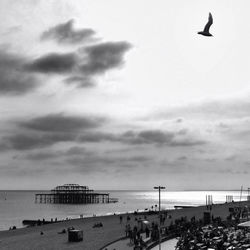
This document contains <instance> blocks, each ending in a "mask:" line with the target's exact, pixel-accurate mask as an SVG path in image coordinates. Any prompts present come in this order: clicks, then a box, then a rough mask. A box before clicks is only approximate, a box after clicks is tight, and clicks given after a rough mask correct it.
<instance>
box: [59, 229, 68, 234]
mask: <svg viewBox="0 0 250 250" xmlns="http://www.w3.org/2000/svg"><path fill="white" fill-rule="evenodd" d="M65 233H66V229H63V230H62V231H61V232H58V234H65Z"/></svg>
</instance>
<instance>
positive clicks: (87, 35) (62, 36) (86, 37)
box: [41, 19, 95, 44]
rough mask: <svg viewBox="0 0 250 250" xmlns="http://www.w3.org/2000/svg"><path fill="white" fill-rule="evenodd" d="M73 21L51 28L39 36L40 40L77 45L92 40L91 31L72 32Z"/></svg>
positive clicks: (93, 33)
mask: <svg viewBox="0 0 250 250" xmlns="http://www.w3.org/2000/svg"><path fill="white" fill-rule="evenodd" d="M73 24H74V20H72V19H71V20H69V21H68V22H66V23H62V24H58V25H56V26H54V27H51V28H50V29H48V30H47V31H45V32H43V33H42V35H41V40H55V41H56V42H58V43H59V44H78V43H83V42H86V41H90V40H93V36H94V35H95V31H94V30H92V29H79V30H74V28H73Z"/></svg>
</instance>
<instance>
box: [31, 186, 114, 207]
mask: <svg viewBox="0 0 250 250" xmlns="http://www.w3.org/2000/svg"><path fill="white" fill-rule="evenodd" d="M117 201H118V199H116V198H110V197H109V193H97V192H94V190H92V189H89V188H88V187H87V186H80V185H78V184H65V185H63V186H57V187H56V188H54V189H52V190H51V192H50V193H39V194H36V197H35V202H36V203H38V202H39V203H55V204H94V203H113V202H117Z"/></svg>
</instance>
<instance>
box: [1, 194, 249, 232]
mask: <svg viewBox="0 0 250 250" xmlns="http://www.w3.org/2000/svg"><path fill="white" fill-rule="evenodd" d="M44 192H45V193H46V192H48V191H44ZM100 192H101V191H100ZM102 192H108V193H110V197H111V198H118V199H119V202H117V203H109V204H88V205H79V204H78V205H66V204H40V203H35V194H36V193H41V191H0V230H6V229H9V227H11V226H14V225H15V226H16V227H18V228H20V227H23V225H22V221H23V220H25V219H34V220H37V219H43V218H44V219H46V220H50V219H51V218H53V219H55V218H57V219H58V220H59V219H65V218H67V217H68V218H79V217H80V215H83V216H84V217H91V216H93V214H95V215H108V214H114V213H122V212H131V211H136V210H137V209H138V210H144V209H152V206H153V207H154V209H157V207H155V205H158V199H159V196H158V191H157V190H154V191H102ZM206 195H212V196H213V202H214V203H222V202H225V201H226V195H232V196H233V199H234V201H239V200H240V199H241V200H246V198H247V192H246V191H243V192H242V197H241V198H240V191H178V192H173V191H162V192H161V207H162V208H165V209H171V208H174V206H175V205H191V206H198V205H204V204H205V203H206Z"/></svg>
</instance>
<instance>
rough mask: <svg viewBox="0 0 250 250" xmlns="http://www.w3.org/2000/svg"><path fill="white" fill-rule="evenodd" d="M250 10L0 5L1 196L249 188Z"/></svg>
mask: <svg viewBox="0 0 250 250" xmlns="http://www.w3.org/2000/svg"><path fill="white" fill-rule="evenodd" d="M249 5H250V3H249V1H247V0H241V1H235V0H234V1H233V0H221V1H216V0H209V1H207V0H190V1H185V0H176V1H169V0H156V1H155V0H154V1H153V0H147V1H145V0H144V1H142V0H126V1H121V0H106V1H101V0H74V1H70V0H60V1H58V0H46V1H42V0H19V1H14V0H1V1H0V16H1V20H2V21H1V23H0V76H1V77H0V117H1V123H0V159H1V161H0V189H52V188H54V187H55V186H57V185H62V184H65V183H77V184H80V185H87V186H89V187H90V188H94V189H153V187H154V186H156V185H163V186H165V187H166V188H167V190H209V189H213V190H215V189H217V190H218V189H240V187H241V186H242V185H243V186H244V187H245V188H248V185H249V184H248V180H249V165H250V155H249V150H250V145H249V142H250V99H249V98H250V77H249V69H248V68H249V65H250V49H249V44H250V16H249V13H248V12H249V11H248V10H249V7H250V6H249ZM209 12H211V13H212V15H213V25H212V26H211V28H210V32H211V33H212V35H213V36H212V37H204V36H201V35H198V34H197V32H198V31H201V30H203V28H204V26H205V24H206V23H207V20H208V14H209Z"/></svg>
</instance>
